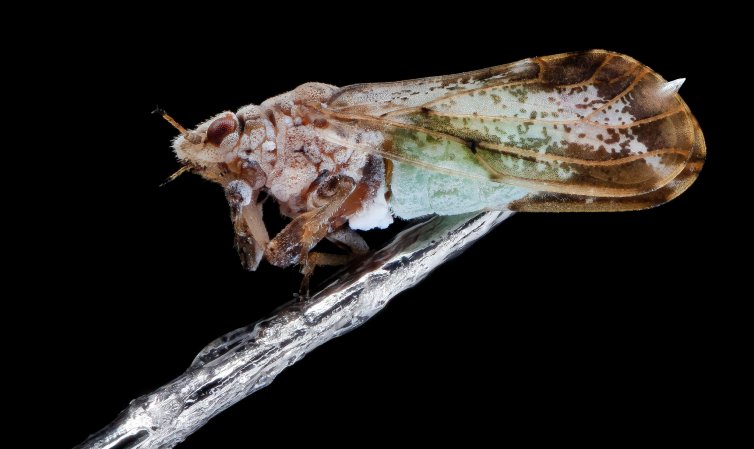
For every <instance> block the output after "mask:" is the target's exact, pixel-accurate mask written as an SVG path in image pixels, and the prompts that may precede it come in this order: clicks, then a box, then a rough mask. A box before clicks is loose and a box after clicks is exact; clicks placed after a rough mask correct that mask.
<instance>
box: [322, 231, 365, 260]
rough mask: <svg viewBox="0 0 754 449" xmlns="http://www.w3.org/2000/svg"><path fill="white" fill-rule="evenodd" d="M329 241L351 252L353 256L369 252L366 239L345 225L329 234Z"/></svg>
mask: <svg viewBox="0 0 754 449" xmlns="http://www.w3.org/2000/svg"><path fill="white" fill-rule="evenodd" d="M327 240H329V241H331V242H333V243H335V244H336V245H338V246H340V247H343V248H346V249H348V250H350V251H351V252H352V253H353V254H364V253H366V252H368V251H369V245H367V242H366V241H365V240H364V238H363V237H362V236H360V235H359V234H358V233H357V232H356V231H354V230H353V229H351V228H349V227H348V226H345V225H344V226H343V227H342V228H340V229H337V230H335V231H333V232H331V233H330V234H328V235H327Z"/></svg>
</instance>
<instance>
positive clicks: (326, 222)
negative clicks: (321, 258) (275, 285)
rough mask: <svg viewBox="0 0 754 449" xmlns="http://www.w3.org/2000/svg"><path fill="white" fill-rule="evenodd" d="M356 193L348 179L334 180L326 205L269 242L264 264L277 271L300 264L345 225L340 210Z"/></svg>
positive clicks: (294, 220) (306, 215)
mask: <svg viewBox="0 0 754 449" xmlns="http://www.w3.org/2000/svg"><path fill="white" fill-rule="evenodd" d="M357 190H358V189H355V188H354V182H353V180H351V179H350V178H340V179H339V180H337V182H335V185H334V193H333V194H332V196H331V197H330V201H329V202H328V203H327V204H325V205H324V206H322V207H320V208H318V209H315V210H312V211H309V212H305V213H303V214H301V215H299V216H298V217H296V218H294V219H293V221H292V222H290V223H289V224H288V226H286V227H285V228H284V229H283V230H282V231H280V233H279V234H278V235H276V236H275V238H274V239H272V240H271V241H270V243H269V245H267V249H266V251H265V257H266V258H267V261H268V262H270V263H271V264H272V265H275V266H278V267H289V266H291V265H295V264H297V263H302V261H304V260H305V258H306V255H307V254H308V253H309V251H310V250H311V249H312V248H313V247H314V246H315V245H316V244H317V243H318V242H319V241H320V240H322V239H323V238H325V237H326V236H327V235H328V234H330V233H331V232H333V230H335V229H337V228H339V227H340V226H342V225H343V224H344V223H345V220H346V218H345V217H344V215H345V214H344V212H348V211H344V210H343V209H344V206H345V205H347V204H349V203H350V201H349V198H350V197H351V196H352V194H353V193H355V192H356V191H357ZM351 213H352V212H351Z"/></svg>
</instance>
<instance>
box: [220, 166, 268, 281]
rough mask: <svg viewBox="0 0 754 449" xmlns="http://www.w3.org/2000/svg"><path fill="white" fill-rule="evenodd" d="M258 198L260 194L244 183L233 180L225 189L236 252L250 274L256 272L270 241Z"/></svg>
mask: <svg viewBox="0 0 754 449" xmlns="http://www.w3.org/2000/svg"><path fill="white" fill-rule="evenodd" d="M258 196H259V192H258V191H255V190H253V189H252V188H251V186H250V185H249V184H248V183H246V182H245V181H242V180H235V181H231V182H229V183H228V185H227V186H226V187H225V198H226V199H227V200H228V204H229V205H230V219H231V221H232V222H233V230H234V231H235V242H234V243H235V247H236V251H238V255H239V257H240V258H241V265H242V266H243V267H244V269H246V270H249V271H254V270H256V269H257V267H258V266H259V263H260V262H261V261H262V258H263V257H264V252H265V249H266V248H267V245H268V244H269V242H270V237H269V234H268V233H267V228H266V227H265V225H264V221H263V220H262V203H260V202H258V201H257V199H258Z"/></svg>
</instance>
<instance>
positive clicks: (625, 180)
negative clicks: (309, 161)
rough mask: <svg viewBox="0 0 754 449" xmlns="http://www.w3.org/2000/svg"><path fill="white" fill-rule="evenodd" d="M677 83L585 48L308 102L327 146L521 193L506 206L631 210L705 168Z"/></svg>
mask: <svg viewBox="0 0 754 449" xmlns="http://www.w3.org/2000/svg"><path fill="white" fill-rule="evenodd" d="M681 84H682V80H678V81H673V82H667V81H665V80H664V79H663V78H662V77H660V76H659V75H658V74H657V73H655V72H653V71H652V70H651V69H649V68H648V67H646V66H644V65H642V64H641V63H639V62H637V61H636V60H634V59H632V58H630V57H628V56H624V55H620V54H616V53H611V52H607V51H601V50H593V51H588V52H582V53H568V54H561V55H555V56H548V57H541V58H532V59H526V60H523V61H520V62H516V63H513V64H507V65H502V66H498V67H493V68H490V69H485V70H479V71H476V72H468V73H463V74H458V75H449V76H442V77H432V78H423V79H417V80H412V81H400V82H394V83H383V84H357V85H353V86H347V87H344V88H342V89H340V90H338V91H337V92H336V93H335V94H333V96H332V97H331V99H330V101H329V102H328V103H327V105H311V107H312V108H313V109H314V110H315V112H314V113H315V114H318V115H320V117H321V118H322V119H324V120H325V121H326V123H327V125H326V126H322V127H320V132H321V134H322V136H323V137H324V138H326V139H328V140H330V141H333V142H336V143H338V144H341V145H346V146H349V147H353V148H359V149H363V150H365V151H370V152H375V153H378V154H380V155H382V156H383V157H385V158H388V159H392V160H396V161H401V162H406V163H410V164H413V165H416V166H419V167H423V168H426V169H430V170H436V171H441V172H444V173H447V174H448V175H451V176H464V177H471V178H478V179H489V180H493V181H497V182H501V183H505V184H510V185H514V186H518V187H521V188H524V189H527V190H528V191H529V192H530V193H529V194H528V195H527V196H526V197H524V198H523V199H520V200H518V201H516V202H515V203H513V204H511V205H510V207H511V208H512V209H514V210H522V211H613V210H631V209H642V208H647V207H652V206H655V205H658V204H661V203H664V202H666V201H668V200H670V199H672V198H674V197H675V196H677V195H679V194H680V193H682V192H683V191H684V190H685V189H686V188H687V187H688V186H689V185H691V183H692V182H693V181H694V179H696V176H697V175H698V173H699V170H700V169H701V166H702V164H703V162H704V157H705V153H706V149H705V144H704V137H703V135H702V132H701V130H700V128H699V125H698V124H697V122H696V120H695V119H694V117H693V116H692V114H691V112H690V111H689V109H688V107H687V106H686V104H685V103H684V101H683V100H682V99H681V97H680V96H679V95H678V94H677V91H678V88H679V87H680V85H681ZM323 123H324V122H323Z"/></svg>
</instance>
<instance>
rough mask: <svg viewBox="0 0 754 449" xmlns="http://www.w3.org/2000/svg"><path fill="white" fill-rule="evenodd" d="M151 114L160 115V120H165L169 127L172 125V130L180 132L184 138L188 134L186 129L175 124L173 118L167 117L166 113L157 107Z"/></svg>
mask: <svg viewBox="0 0 754 449" xmlns="http://www.w3.org/2000/svg"><path fill="white" fill-rule="evenodd" d="M152 114H160V115H161V116H162V118H164V119H165V120H167V122H168V123H170V124H171V125H173V128H175V129H177V130H178V131H180V133H181V134H183V135H184V136H186V135H187V134H188V132H187V131H186V128H184V127H183V126H181V125H180V123H178V122H176V121H175V119H174V118H173V117H171V116H169V115H168V113H167V112H165V110H164V109H162V108H160V107H159V106H157V107H156V108H155V109H154V111H152Z"/></svg>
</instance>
